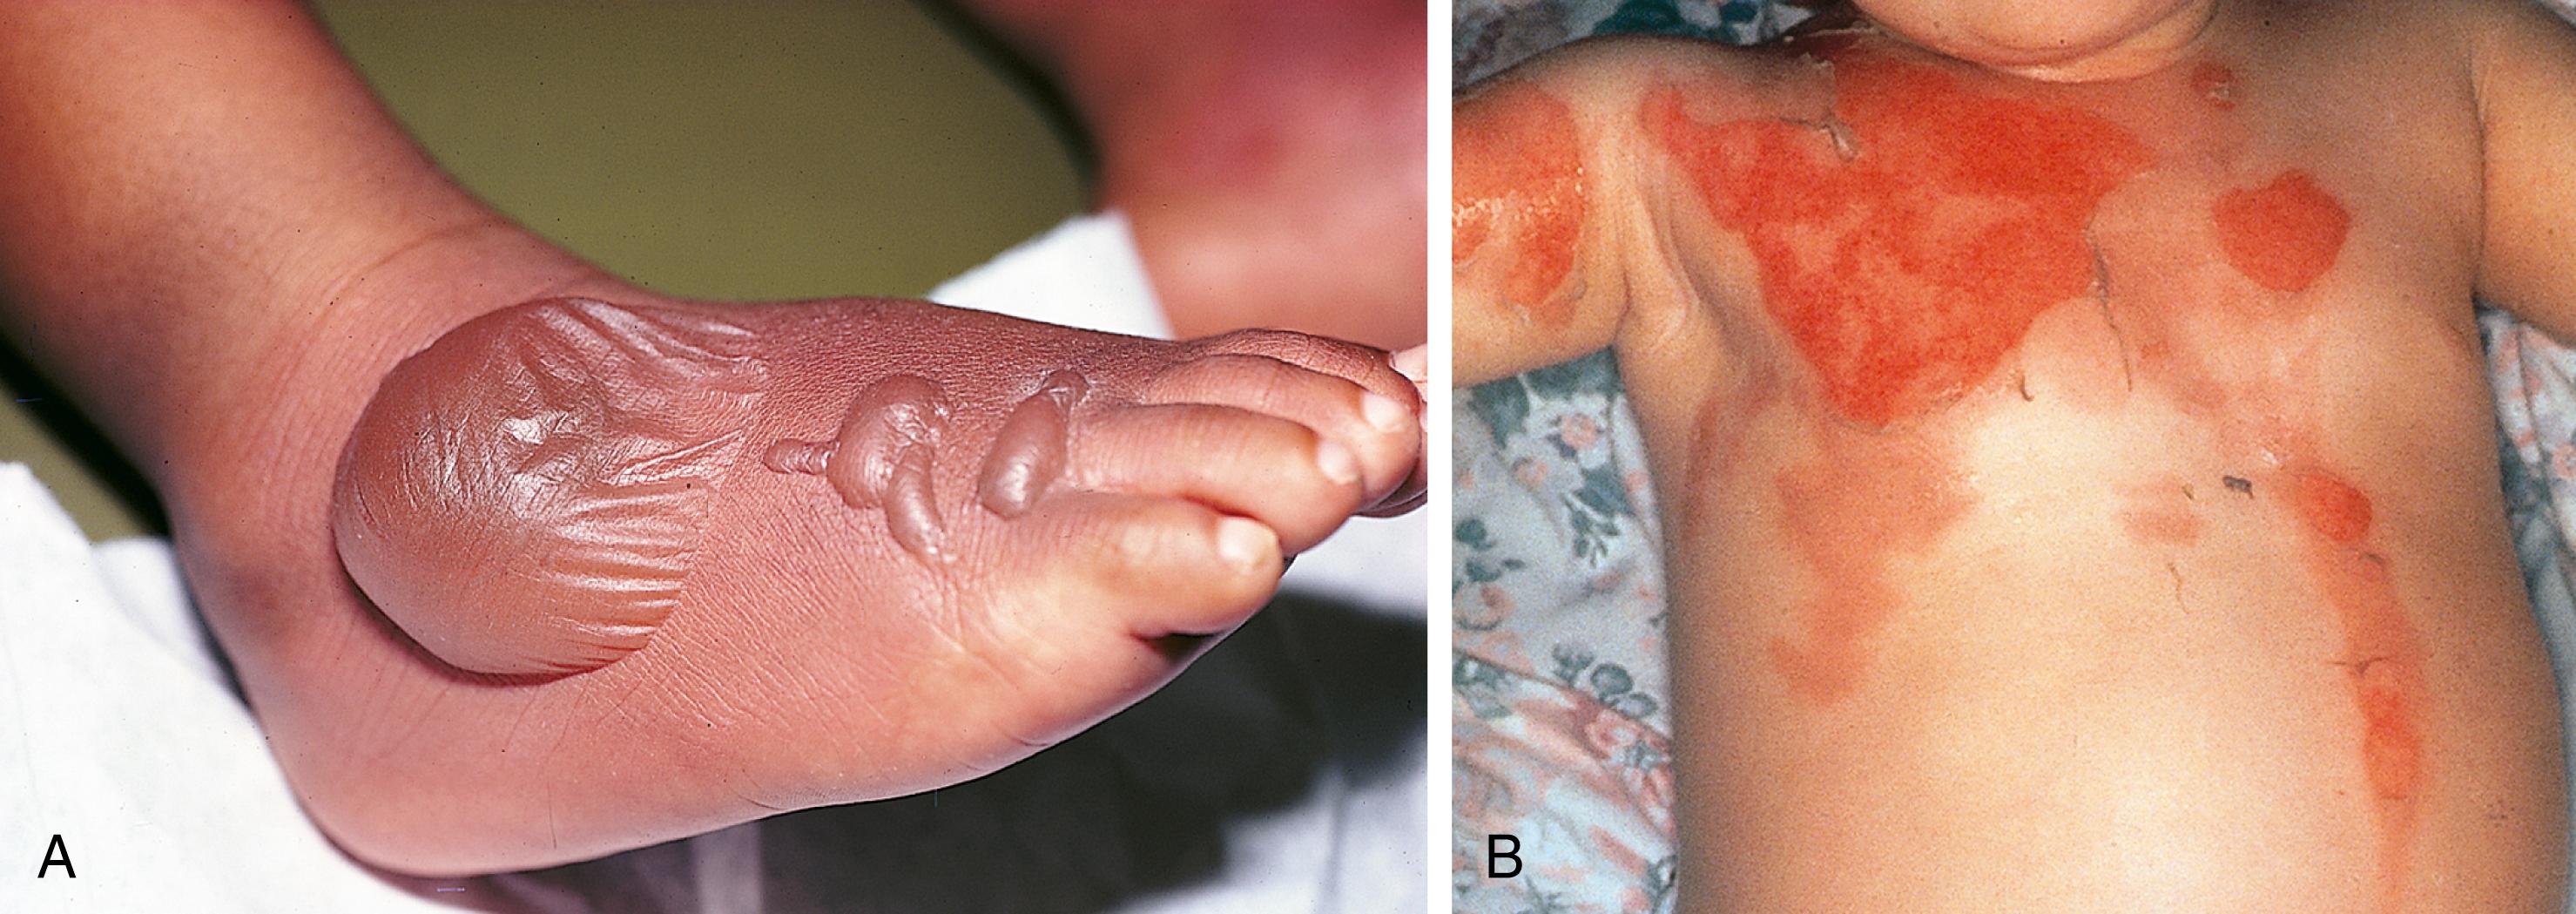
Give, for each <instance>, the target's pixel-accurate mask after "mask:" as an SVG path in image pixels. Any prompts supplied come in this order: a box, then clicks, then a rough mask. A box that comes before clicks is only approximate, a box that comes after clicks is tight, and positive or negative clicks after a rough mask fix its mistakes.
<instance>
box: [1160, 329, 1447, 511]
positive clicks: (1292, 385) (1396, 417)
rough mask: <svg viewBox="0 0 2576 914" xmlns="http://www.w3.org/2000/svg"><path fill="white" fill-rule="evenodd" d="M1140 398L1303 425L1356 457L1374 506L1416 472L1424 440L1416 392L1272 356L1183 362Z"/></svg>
mask: <svg viewBox="0 0 2576 914" xmlns="http://www.w3.org/2000/svg"><path fill="white" fill-rule="evenodd" d="M1400 393H1401V392H1400ZM1139 399H1140V400H1142V401H1143V402H1147V403H1212V404H1218V405H1223V406H1232V407H1237V408H1240V409H1244V410H1249V411H1251V412H1255V413H1262V414H1266V415H1271V416H1277V417H1280V418H1283V419H1287V420H1289V421H1292V422H1296V423H1298V424H1300V425H1304V426H1306V427H1307V428H1309V429H1312V430H1313V431H1314V432H1315V434H1317V435H1320V436H1322V437H1323V438H1325V439H1326V440H1329V441H1333V442H1335V443H1338V444H1340V445H1341V446H1342V447H1344V448H1346V449H1348V450H1349V451H1350V453H1351V454H1352V455H1353V456H1355V457H1356V458H1358V460H1359V464H1360V476H1361V479H1362V481H1363V483H1364V486H1363V488H1364V491H1365V492H1366V493H1367V496H1368V499H1369V500H1370V501H1372V502H1373V501H1376V500H1378V499H1381V498H1382V497H1384V496H1386V495H1387V494H1389V493H1390V492H1393V491H1394V490H1395V489H1396V488H1397V486H1398V485H1399V484H1400V483H1402V482H1404V480H1405V479H1406V477H1407V476H1408V475H1410V474H1411V473H1412V470H1413V465H1414V463H1415V458H1416V455H1417V454H1418V452H1419V451H1420V448H1421V442H1422V426H1421V419H1420V418H1419V416H1418V415H1417V413H1416V408H1415V406H1414V405H1412V404H1414V403H1415V402H1416V401H1415V400H1414V399H1413V398H1412V395H1411V394H1410V393H1405V398H1404V399H1401V400H1399V399H1396V398H1394V397H1390V396H1387V395H1385V394H1382V393H1378V392H1377V391H1374V390H1371V389H1369V388H1367V387H1364V386H1362V385H1360V384H1357V383H1354V382H1352V381H1350V380H1347V379H1344V378H1341V377H1337V376H1334V375H1328V374H1321V373H1318V372H1315V371H1312V370H1309V369H1307V368H1304V367H1302V366H1298V365H1293V364H1290V363H1288V362H1284V361H1280V360H1278V359H1274V358H1270V357H1268V356H1257V355H1231V354H1228V355H1212V356H1204V357H1201V358H1198V359H1194V360H1191V361H1189V362H1184V363H1182V364H1179V365H1175V366H1173V367H1172V368H1170V369H1167V370H1165V371H1164V372H1163V373H1162V374H1161V375H1158V376H1157V377H1155V379H1154V380H1153V382H1152V383H1150V384H1147V385H1146V387H1145V389H1144V390H1143V391H1142V392H1141V393H1140V396H1139Z"/></svg>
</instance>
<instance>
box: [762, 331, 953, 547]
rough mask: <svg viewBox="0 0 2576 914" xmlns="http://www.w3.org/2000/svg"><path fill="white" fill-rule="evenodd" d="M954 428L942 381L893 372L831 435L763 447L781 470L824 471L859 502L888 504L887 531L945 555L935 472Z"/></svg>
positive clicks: (853, 503) (861, 505)
mask: <svg viewBox="0 0 2576 914" xmlns="http://www.w3.org/2000/svg"><path fill="white" fill-rule="evenodd" d="M947 431H948V401H947V399H946V397H945V396H943V395H942V394H941V392H940V389H939V385H937V384H935V383H932V382H931V381H930V380H929V379H927V378H923V377H919V376H916V375H908V374H898V375H890V376H887V377H886V378H884V379H882V380H879V381H877V382H876V383H874V384H870V385H868V386H867V387H866V388H865V389H862V390H860V391H859V395H858V397H857V399H855V400H853V401H852V402H851V404H850V412H849V418H848V419H846V420H844V421H843V422H842V423H841V431H840V434H839V435H837V436H835V437H834V438H833V439H832V440H831V441H828V442H818V441H803V440H798V439H794V438H788V439H782V440H780V441H779V442H778V443H776V444H773V445H771V446H770V447H769V450H768V451H767V452H766V453H764V454H762V455H761V463H762V465H764V466H767V467H768V468H769V469H771V470H773V471H776V472H781V473H802V474H809V475H819V476H822V477H823V478H824V479H825V480H827V481H829V482H830V483H831V484H832V489H833V490H834V491H836V492H839V493H840V494H841V501H842V503H843V504H847V505H849V506H850V507H851V508H853V509H857V510H869V509H882V510H883V511H884V512H885V518H886V531H887V532H888V533H889V534H891V535H892V536H893V537H894V540H895V542H896V543H898V544H900V545H902V546H903V548H904V549H906V550H908V551H910V552H911V553H912V554H913V555H916V556H919V557H921V558H923V559H943V558H945V557H946V551H945V547H944V545H943V543H944V541H945V538H946V536H945V532H944V527H943V525H942V524H941V523H940V520H939V509H938V506H937V502H936V501H935V500H934V498H933V491H932V488H931V474H932V470H933V467H934V464H936V463H937V461H938V456H939V443H940V439H941V438H942V437H943V436H945V435H946V434H947Z"/></svg>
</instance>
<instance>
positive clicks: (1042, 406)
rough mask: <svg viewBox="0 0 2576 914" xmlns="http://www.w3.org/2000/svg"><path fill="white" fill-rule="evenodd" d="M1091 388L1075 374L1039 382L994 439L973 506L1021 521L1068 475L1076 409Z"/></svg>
mask: <svg viewBox="0 0 2576 914" xmlns="http://www.w3.org/2000/svg"><path fill="white" fill-rule="evenodd" d="M1090 386H1091V384H1090V382H1088V381H1085V380H1083V378H1082V376H1081V375H1078V374H1075V373H1073V372H1070V371H1057V372H1051V373H1049V374H1048V375H1047V376H1046V380H1044V381H1041V382H1039V384H1038V390H1037V392H1036V393H1033V394H1030V395H1029V397H1028V399H1025V400H1022V401H1020V405H1019V406H1017V407H1015V408H1013V409H1012V410H1011V416H1010V418H1008V419H1005V420H1003V422H1002V429H1001V431H1000V432H999V433H996V434H995V435H994V436H993V450H992V453H990V454H987V455H986V456H985V457H984V469H983V472H981V473H978V474H977V475H976V479H975V500H976V501H978V502H981V503H982V504H983V505H984V509H985V510H987V511H991V512H993V513H994V514H997V515H1000V516H1002V517H1018V516H1020V515H1021V514H1023V513H1026V512H1027V511H1028V510H1029V506H1030V505H1032V504H1035V503H1036V502H1037V500H1038V498H1039V497H1040V496H1043V495H1045V494H1046V490H1047V486H1049V485H1052V484H1054V482H1055V481H1056V480H1057V479H1058V478H1060V477H1062V476H1063V475H1064V462H1065V449H1066V439H1067V438H1068V437H1070V433H1071V431H1072V421H1073V407H1074V404H1077V403H1080V402H1081V401H1082V394H1083V392H1084V391H1085V390H1088V389H1089V388H1090Z"/></svg>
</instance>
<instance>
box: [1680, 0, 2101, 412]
mask: <svg viewBox="0 0 2576 914" xmlns="http://www.w3.org/2000/svg"><path fill="white" fill-rule="evenodd" d="M1824 53H1825V55H1826V59H1827V60H1828V61H1829V62H1830V63H1831V64H1832V66H1833V68H1834V86H1835V100H1834V103H1833V110H1832V116H1833V118H1834V120H1835V122H1836V126H1837V127H1838V128H1839V129H1840V130H1841V131H1842V134H1841V135H1840V136H1839V137H1837V136H1836V135H1834V134H1833V133H1832V132H1830V131H1829V129H1828V128H1827V127H1826V126H1823V125H1812V124H1804V123H1794V122H1790V121H1785V120H1780V119H1774V118H1754V119H1740V120H1730V121H1725V122H1722V123H1714V124H1712V123H1705V122H1702V121H1700V120H1698V119H1696V118H1694V117H1692V116H1691V114H1690V113H1689V110H1688V109H1689V97H1688V95H1687V94H1686V93H1685V92H1684V91H1683V90H1682V89H1681V88H1679V87H1676V86H1663V87H1659V88H1656V89H1654V90H1652V91H1651V92H1649V93H1648V95H1647V97H1646V100H1645V102H1644V104H1643V107H1642V110H1641V111H1640V115H1641V117H1642V120H1643V127H1644V129H1645V130H1646V132H1647V134H1648V136H1650V137H1652V138H1653V140H1654V141H1655V142H1656V143H1657V145H1658V146H1660V147H1661V148H1662V149H1663V150H1664V151H1665V152H1666V153H1667V154H1669V155H1670V156H1671V157H1672V159H1673V161H1674V162H1675V164H1677V165H1678V166H1679V167H1680V169H1681V170H1682V172H1683V173H1684V174H1685V175H1686V176H1687V178H1688V179H1689V180H1690V182H1691V183H1692V184H1693V186H1694V187H1695V188H1696V190H1697V191H1698V192H1699V195H1700V196H1701V198H1702V199H1703V201H1704V202H1705V203H1706V204H1707V206H1708V209H1709V212H1710V214H1711V215H1712V216H1713V217H1714V218H1715V219H1716V220H1717V222H1718V223H1719V224H1720V225H1721V226H1724V227H1726V228H1728V229H1730V230H1733V231H1735V232H1738V233H1740V234H1741V235H1742V236H1743V237H1744V239H1745V241H1746V243H1747V245H1748V246H1749V247H1750V249H1751V251H1752V254H1753V256H1754V258H1755V261H1756V265H1757V269H1758V271H1759V281H1760V284H1761V289H1762V298H1763V304H1764V306H1765V308H1766V309H1767V310H1768V311H1769V312H1770V314H1771V316H1772V317H1773V319H1774V320H1776V321H1778V322H1779V324H1780V326H1781V327H1782V328H1783V329H1784V330H1785V331H1786V332H1787V333H1788V335H1789V337H1790V338H1791V340H1793V341H1794V342H1795V344H1796V346H1797V348H1798V350H1799V352H1800V354H1801V355H1802V356H1804V357H1805V358H1806V360H1807V361H1808V363H1809V364H1811V365H1812V366H1814V368H1815V371H1816V373H1817V375H1818V376H1819V378H1820V379H1821V381H1822V383H1823V385H1824V388H1825V392H1826V395H1827V397H1828V398H1829V400H1830V401H1831V402H1832V404H1833V405H1834V407H1835V408H1836V410H1837V411H1839V412H1841V413H1842V414H1843V415H1845V416H1846V417H1849V418H1851V419H1855V420H1858V421H1861V422H1864V423H1868V424H1872V425H1885V424H1888V423H1890V422H1893V421H1896V420H1899V419H1904V418H1907V417H1910V416H1914V415H1918V414H1921V413H1923V412H1925V411H1927V410H1928V409H1930V408H1932V407H1933V406H1935V405H1938V404H1939V403H1942V402H1945V401H1946V400H1948V399H1950V398H1952V397H1955V396H1956V395H1958V394H1959V393H1960V392H1962V391H1964V390H1965V389H1966V388H1967V387H1968V386H1970V385H1972V384H1974V383H1976V382H1977V381H1979V380H1981V379H1983V378H1984V377H1986V376H1987V375H1988V374H1990V373H1992V371H1993V370H1994V368H1995V366H1996V365H1997V363H1999V362H2000V361H2001V360H2002V359H2003V357H2004V356H2005V354H2007V353H2009V352H2010V351H2012V349H2013V348H2014V347H2015V346H2016V345H2018V344H2019V343H2020V342H2021V339H2022V336H2023V334H2024V333H2025V332H2027V331H2028V330H2029V328H2030V324H2031V321H2032V320H2033V319H2035V318H2036V317H2038V316H2039V314H2040V313H2041V312H2043V311H2046V310H2047V309H2049V308H2051V307H2054V306H2056V305H2057V304H2059V303H2062V302H2065V301H2067V300H2069V299H2073V298H2078V297H2081V296H2084V295H2087V294H2091V293H2092V292H2093V290H2094V288H2095V286H2094V279H2095V262H2094V254H2093V250H2092V248H2091V247H2090V246H2089V245H2088V244H2087V242H2086V240H2085V235H2084V232H2085V225H2086V223H2087V221H2088V220H2089V219H2090V218H2091V215H2092V213H2093V210H2094V208H2095V207H2096V206H2098V205H2099V204H2100V202H2101V200H2102V197H2103V196H2104V195H2105V194H2108V193H2109V192H2110V191H2111V189H2112V188H2114V187H2116V186H2118V185H2119V184H2120V182H2121V181H2123V180H2126V179H2127V178H2128V177H2130V176H2132V175H2134V174H2136V173H2138V172H2140V171H2142V170H2144V169H2145V168H2146V167H2147V166H2148V165H2149V164H2150V162H2151V156H2150V155H2149V153H2148V151H2147V150H2146V148H2145V147H2144V146H2143V145H2141V144H2140V143H2139V142H2138V141H2137V139H2136V138H2135V137H2134V136H2132V135H2130V134H2129V133H2128V132H2126V131H2125V130H2123V129H2121V128H2120V127H2119V126H2118V125H2115V124H2112V123H2111V122H2109V121H2107V120H2104V119H2102V118H2100V117H2098V116H2096V115H2093V114H2090V113H2087V112H2084V111H2079V110H2075V109H2072V108H2063V107H2052V106H2047V105H2041V104H2035V103H2031V102H2025V101H2020V100H2016V99H2009V98H2001V97H1995V96H1989V95H1982V94H1978V93H1975V92H1972V91H1969V90H1968V89H1966V88H1965V87H1963V86H1961V85H1960V83H1959V80H1958V79H1957V78H1955V77H1953V76H1951V75H1950V74H1948V73H1946V72H1943V71H1941V70H1939V69H1936V68H1934V67H1931V66H1925V65H1918V64H1911V63H1904V62H1899V61H1893V60H1888V59H1886V58H1885V57H1884V56H1883V55H1880V54H1876V53H1871V52H1868V51H1865V50H1860V49H1855V48H1852V47H1849V46H1843V47H1836V48H1832V49H1829V50H1827V51H1825V52H1824Z"/></svg>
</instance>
